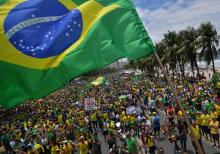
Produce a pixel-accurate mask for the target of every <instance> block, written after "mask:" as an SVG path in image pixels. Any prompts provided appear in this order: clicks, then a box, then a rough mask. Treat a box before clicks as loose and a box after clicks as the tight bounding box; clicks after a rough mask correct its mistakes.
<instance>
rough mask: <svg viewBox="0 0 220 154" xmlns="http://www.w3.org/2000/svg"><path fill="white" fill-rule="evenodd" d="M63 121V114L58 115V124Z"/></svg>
mask: <svg viewBox="0 0 220 154" xmlns="http://www.w3.org/2000/svg"><path fill="white" fill-rule="evenodd" d="M62 121H63V116H62V114H60V115H58V122H62Z"/></svg>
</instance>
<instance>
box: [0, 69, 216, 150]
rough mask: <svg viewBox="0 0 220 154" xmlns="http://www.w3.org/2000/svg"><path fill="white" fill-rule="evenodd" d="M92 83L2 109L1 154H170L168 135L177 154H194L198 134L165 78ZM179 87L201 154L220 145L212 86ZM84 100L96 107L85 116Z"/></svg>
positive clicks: (184, 83) (185, 82)
mask: <svg viewBox="0 0 220 154" xmlns="http://www.w3.org/2000/svg"><path fill="white" fill-rule="evenodd" d="M90 82H91V79H90V78H89V79H86V80H84V79H77V80H74V81H71V82H70V83H68V84H67V85H66V86H65V87H64V88H62V89H60V90H58V91H56V92H54V93H52V94H50V95H48V96H46V97H44V98H42V99H41V100H37V101H36V100H35V101H29V102H27V103H25V104H23V105H20V106H17V107H16V108H14V109H12V110H3V109H1V111H0V112H1V113H0V115H1V117H0V118H1V119H0V123H1V125H0V153H9V154H10V153H21V154H44V153H45V154H50V153H51V154H72V153H80V154H88V153H92V154H101V153H103V152H102V151H103V149H102V146H103V144H104V143H103V142H105V144H107V145H108V147H107V148H108V153H110V154H145V153H150V154H155V153H158V154H163V153H164V147H158V146H157V144H156V140H157V139H159V138H160V137H161V136H165V137H167V138H169V141H170V142H172V143H173V145H174V147H175V148H174V149H175V152H179V151H181V150H182V151H183V152H185V153H187V144H186V142H187V140H191V138H189V135H191V134H190V133H189V131H188V128H187V125H186V123H185V120H184V118H183V113H182V112H181V111H180V109H179V106H178V105H177V104H176V100H175V99H174V98H173V93H172V92H171V91H170V90H169V87H168V85H167V83H166V82H165V80H164V79H163V78H152V79H151V78H149V77H146V75H145V74H142V75H138V76H135V75H134V74H133V73H131V74H120V75H113V76H107V77H106V82H105V83H103V84H101V85H97V86H92V85H91V84H90ZM173 83H174V85H175V89H176V92H177V93H178V97H179V99H180V100H181V102H182V104H183V108H184V109H185V111H186V113H187V117H188V119H189V121H190V122H191V124H192V129H193V131H194V133H195V136H196V140H197V141H198V142H199V144H200V145H201V147H202V150H204V148H203V143H202V142H203V140H210V141H211V142H212V143H213V146H216V147H220V144H219V121H220V105H219V102H217V101H216V97H217V95H216V92H215V91H214V90H213V89H212V88H211V86H210V82H209V81H205V80H204V81H202V80H199V81H197V80H192V79H191V78H186V79H182V78H175V79H173ZM121 96H123V97H121ZM85 98H93V99H94V100H95V101H96V106H95V109H94V110H85V104H84V102H85ZM188 134H189V135H188ZM101 138H103V141H102V140H101ZM192 144H193V145H194V147H195V149H196V146H195V141H194V140H193V139H192ZM196 150H197V149H196Z"/></svg>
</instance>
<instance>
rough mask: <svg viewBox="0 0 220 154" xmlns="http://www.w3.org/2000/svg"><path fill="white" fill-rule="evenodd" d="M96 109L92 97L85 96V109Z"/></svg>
mask: <svg viewBox="0 0 220 154" xmlns="http://www.w3.org/2000/svg"><path fill="white" fill-rule="evenodd" d="M95 109H96V101H95V99H94V98H85V110H86V111H93V110H95Z"/></svg>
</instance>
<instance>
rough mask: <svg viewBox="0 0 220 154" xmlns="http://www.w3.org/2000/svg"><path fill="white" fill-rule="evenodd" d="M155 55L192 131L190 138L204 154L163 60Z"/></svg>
mask: <svg viewBox="0 0 220 154" xmlns="http://www.w3.org/2000/svg"><path fill="white" fill-rule="evenodd" d="M154 55H155V57H156V59H157V61H158V63H159V65H160V67H161V69H162V72H163V73H164V75H165V77H166V79H167V81H168V85H169V86H170V90H171V91H172V93H173V94H174V98H175V99H176V102H177V104H178V106H179V108H180V110H181V111H182V113H183V117H184V119H185V121H186V124H187V127H188V128H189V131H190V136H191V138H193V140H194V141H195V144H196V148H197V150H198V153H199V154H204V152H203V150H202V147H201V146H200V144H199V142H198V140H196V136H195V133H194V131H193V129H192V126H191V124H190V122H189V120H188V118H187V117H186V112H185V111H184V108H183V106H182V103H181V101H180V100H179V98H178V95H177V93H176V91H175V89H174V86H173V83H172V81H171V79H170V76H169V75H168V74H167V72H166V71H165V68H164V66H163V64H162V62H161V59H160V57H159V55H158V54H157V52H154Z"/></svg>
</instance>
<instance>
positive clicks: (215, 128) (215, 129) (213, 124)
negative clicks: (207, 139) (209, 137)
mask: <svg viewBox="0 0 220 154" xmlns="http://www.w3.org/2000/svg"><path fill="white" fill-rule="evenodd" d="M209 126H210V127H211V134H219V132H218V127H219V122H218V121H215V122H214V121H213V120H212V121H211V122H210V124H209Z"/></svg>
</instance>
